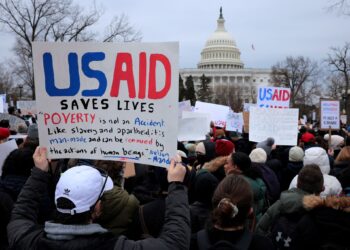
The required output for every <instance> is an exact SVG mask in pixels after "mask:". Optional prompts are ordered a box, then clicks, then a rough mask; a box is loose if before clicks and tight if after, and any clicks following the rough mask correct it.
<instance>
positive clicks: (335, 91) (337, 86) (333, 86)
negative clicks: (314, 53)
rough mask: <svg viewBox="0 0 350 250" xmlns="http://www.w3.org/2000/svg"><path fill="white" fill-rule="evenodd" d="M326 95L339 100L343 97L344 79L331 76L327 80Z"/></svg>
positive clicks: (335, 75) (334, 75) (336, 75)
mask: <svg viewBox="0 0 350 250" xmlns="http://www.w3.org/2000/svg"><path fill="white" fill-rule="evenodd" d="M326 88H327V93H328V95H329V97H330V98H332V99H335V100H340V99H342V97H343V93H345V91H344V78H343V76H342V75H340V74H332V75H331V76H329V77H328V78H327V83H326Z"/></svg>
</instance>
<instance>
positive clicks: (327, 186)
mask: <svg viewBox="0 0 350 250" xmlns="http://www.w3.org/2000/svg"><path fill="white" fill-rule="evenodd" d="M303 162H304V166H305V165H309V164H316V165H317V166H319V167H320V169H321V172H322V174H323V179H324V191H323V192H322V193H321V194H320V195H321V196H322V197H326V196H330V195H339V194H340V193H341V192H342V186H341V184H340V182H339V181H338V179H337V178H336V177H334V176H331V175H329V172H330V164H329V157H328V155H327V152H326V150H324V149H323V148H321V147H311V148H309V149H307V150H306V151H305V156H304V160H303ZM297 178H298V176H295V177H294V179H293V180H292V181H291V183H290V185H289V189H291V188H293V187H296V184H297Z"/></svg>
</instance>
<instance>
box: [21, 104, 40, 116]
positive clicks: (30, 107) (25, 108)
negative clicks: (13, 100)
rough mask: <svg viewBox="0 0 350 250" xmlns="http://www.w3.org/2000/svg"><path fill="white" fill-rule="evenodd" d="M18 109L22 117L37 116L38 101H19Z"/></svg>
mask: <svg viewBox="0 0 350 250" xmlns="http://www.w3.org/2000/svg"><path fill="white" fill-rule="evenodd" d="M17 109H20V110H21V114H22V115H27V114H36V101H17Z"/></svg>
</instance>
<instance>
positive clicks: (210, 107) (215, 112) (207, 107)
mask: <svg viewBox="0 0 350 250" xmlns="http://www.w3.org/2000/svg"><path fill="white" fill-rule="evenodd" d="M229 110H230V108H229V107H228V106H224V105H218V104H212V103H206V102H200V101H197V102H196V105H195V107H194V112H200V113H209V114H210V121H213V122H214V126H215V127H221V128H223V127H225V125H226V117H227V114H228V112H229Z"/></svg>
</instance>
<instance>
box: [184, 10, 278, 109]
mask: <svg viewBox="0 0 350 250" xmlns="http://www.w3.org/2000/svg"><path fill="white" fill-rule="evenodd" d="M240 57H241V52H240V50H239V48H238V47H237V45H236V41H235V39H234V38H233V37H232V36H231V35H230V33H229V32H227V31H226V29H225V19H224V17H223V14H222V8H220V16H219V19H218V20H217V29H216V30H215V32H214V33H213V34H212V35H211V36H210V37H209V38H208V40H207V42H206V43H205V47H204V49H203V50H202V52H201V60H200V62H199V63H198V64H197V68H193V69H190V68H188V69H180V76H181V77H182V79H183V80H184V81H186V79H187V77H189V76H192V78H193V82H194V85H195V88H196V90H197V89H198V87H199V85H200V78H201V76H202V75H203V74H204V75H205V76H206V77H208V78H210V81H211V83H210V86H211V88H212V90H213V93H214V100H215V96H216V97H217V98H222V96H219V92H220V93H222V92H226V93H227V92H228V91H231V90H234V91H235V92H236V93H235V94H236V95H237V96H240V98H241V101H242V102H245V103H252V102H255V101H256V95H257V93H256V91H257V87H259V86H269V85H271V80H270V73H271V70H270V69H253V68H244V63H243V62H242V61H241V58H240ZM220 95H221V94H220ZM228 102H229V101H228Z"/></svg>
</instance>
